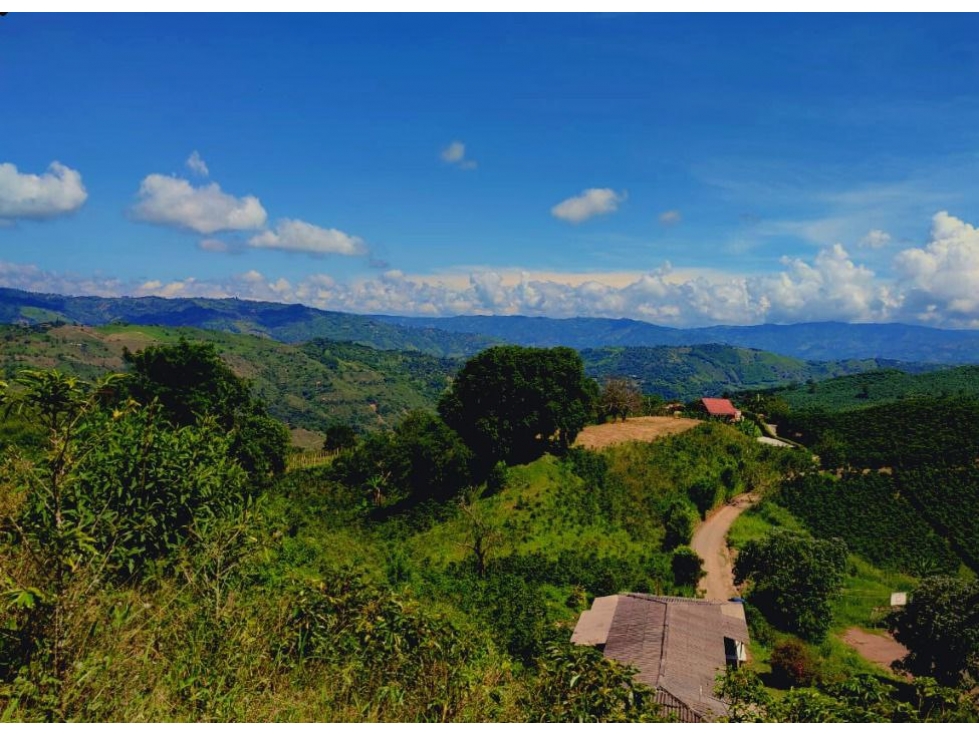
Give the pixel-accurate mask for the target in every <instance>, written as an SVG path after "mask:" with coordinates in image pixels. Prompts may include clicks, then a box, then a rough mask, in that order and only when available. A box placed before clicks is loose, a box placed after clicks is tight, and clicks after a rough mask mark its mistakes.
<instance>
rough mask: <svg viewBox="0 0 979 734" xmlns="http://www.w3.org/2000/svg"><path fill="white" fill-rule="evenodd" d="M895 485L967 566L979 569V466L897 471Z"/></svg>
mask: <svg viewBox="0 0 979 734" xmlns="http://www.w3.org/2000/svg"><path fill="white" fill-rule="evenodd" d="M897 481H898V486H899V487H900V489H901V492H902V494H904V495H905V496H906V497H907V498H908V499H909V500H910V501H911V502H912V503H913V504H914V505H915V508H916V509H917V510H918V511H919V512H920V513H921V514H922V515H924V516H925V517H926V518H927V519H928V521H929V522H930V523H931V525H932V527H934V528H935V530H936V531H937V532H938V533H939V534H940V535H941V536H942V537H945V538H948V541H949V543H951V544H952V547H953V548H955V549H956V550H957V551H958V553H959V556H960V557H961V558H962V560H963V561H965V562H966V563H967V564H968V565H969V566H971V567H972V568H973V569H975V570H979V517H977V516H976V513H977V511H979V469H976V468H975V467H974V466H973V467H968V468H964V469H942V468H937V467H928V468H924V469H920V470H916V471H909V472H902V473H901V474H899V475H898V479H897Z"/></svg>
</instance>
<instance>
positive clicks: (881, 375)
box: [774, 365, 979, 410]
mask: <svg viewBox="0 0 979 734" xmlns="http://www.w3.org/2000/svg"><path fill="white" fill-rule="evenodd" d="M774 394H775V395H777V396H778V397H780V398H782V399H783V400H785V402H786V403H788V405H789V407H790V408H792V409H793V410H807V409H812V408H820V409H822V410H846V409H849V408H862V407H869V406H872V405H882V404H885V403H893V402H896V401H898V400H906V399H911V398H925V397H935V398H940V397H953V396H954V397H979V366H976V365H965V366H963V367H950V368H947V369H936V370H933V371H929V372H924V373H920V374H909V373H908V372H906V371H903V370H899V369H885V370H871V371H869V372H863V373H861V374H856V375H848V376H842V377H835V378H833V379H829V380H826V381H823V382H819V383H818V384H808V385H794V386H792V387H785V388H782V389H778V390H775V391H774Z"/></svg>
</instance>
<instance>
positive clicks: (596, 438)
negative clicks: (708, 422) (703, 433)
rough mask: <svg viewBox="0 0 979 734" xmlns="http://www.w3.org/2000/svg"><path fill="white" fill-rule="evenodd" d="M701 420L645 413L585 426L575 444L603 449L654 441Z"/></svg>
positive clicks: (681, 430)
mask: <svg viewBox="0 0 979 734" xmlns="http://www.w3.org/2000/svg"><path fill="white" fill-rule="evenodd" d="M700 423H701V421H699V420H697V419H695V418H673V417H667V416H655V415H647V416H641V417H639V418H628V419H626V420H625V421H624V422H617V423H603V424H602V425H599V426H586V427H585V429H584V430H583V431H582V432H581V433H579V434H578V440H577V441H575V446H581V447H583V448H586V449H603V448H605V447H607V446H614V445H615V444H619V443H625V442H626V441H655V440H656V439H657V438H660V437H662V436H670V435H672V434H674V433H683V432H684V431H689V430H690V429H691V428H693V427H694V426H696V425H698V424H700Z"/></svg>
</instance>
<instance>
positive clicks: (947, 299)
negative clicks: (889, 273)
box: [894, 211, 979, 327]
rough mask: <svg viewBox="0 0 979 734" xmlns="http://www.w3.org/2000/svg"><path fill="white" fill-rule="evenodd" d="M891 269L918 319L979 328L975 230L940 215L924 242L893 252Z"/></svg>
mask: <svg viewBox="0 0 979 734" xmlns="http://www.w3.org/2000/svg"><path fill="white" fill-rule="evenodd" d="M894 265H895V267H896V268H897V270H898V272H899V274H900V276H901V281H902V286H903V287H904V289H905V291H906V293H907V299H908V307H909V309H910V310H911V311H912V312H913V313H914V314H915V315H916V316H917V318H919V319H921V320H924V321H935V320H936V319H942V318H944V319H946V320H948V321H950V322H951V323H952V324H954V325H956V326H969V327H976V326H979V288H977V285H976V284H977V283H979V230H977V229H976V228H975V227H973V226H972V225H971V224H968V223H966V222H963V221H962V220H961V219H958V218H956V217H953V216H951V215H950V214H949V213H948V212H944V211H942V212H939V213H938V214H936V215H935V216H934V218H933V219H932V228H931V240H930V241H929V242H928V244H927V245H925V247H923V248H910V249H907V250H903V251H902V252H900V253H898V255H897V256H896V257H895V258H894Z"/></svg>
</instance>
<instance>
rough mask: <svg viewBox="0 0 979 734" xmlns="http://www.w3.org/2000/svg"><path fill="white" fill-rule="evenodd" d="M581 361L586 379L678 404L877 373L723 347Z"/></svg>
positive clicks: (641, 350)
mask: <svg viewBox="0 0 979 734" xmlns="http://www.w3.org/2000/svg"><path fill="white" fill-rule="evenodd" d="M581 357H582V359H583V360H584V362H585V369H586V370H587V372H588V374H589V375H592V376H594V377H597V378H599V379H605V378H608V377H610V376H615V375H628V376H630V377H631V378H632V379H633V380H635V381H636V383H637V384H638V385H639V388H640V390H641V391H642V392H644V393H653V394H656V395H659V396H661V397H663V398H664V399H666V400H682V401H688V400H695V399H697V398H700V397H703V396H705V395H722V394H724V393H728V392H733V391H747V390H751V391H758V390H766V389H770V388H773V387H777V386H782V385H787V384H789V383H796V382H805V381H807V380H812V381H816V380H825V379H827V378H830V377H835V376H837V375H850V374H853V373H864V372H867V371H868V370H875V369H877V368H878V367H880V361H878V360H872V359H867V360H842V361H834V362H805V361H803V360H801V359H796V358H794V357H785V356H782V355H781V354H773V353H772V352H763V351H760V350H757V349H745V348H739V347H732V346H726V345H723V344H701V345H699V346H690V347H685V346H684V347H676V346H669V347H666V346H664V347H606V348H602V349H583V350H582V352H581Z"/></svg>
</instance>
